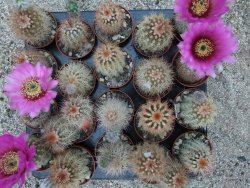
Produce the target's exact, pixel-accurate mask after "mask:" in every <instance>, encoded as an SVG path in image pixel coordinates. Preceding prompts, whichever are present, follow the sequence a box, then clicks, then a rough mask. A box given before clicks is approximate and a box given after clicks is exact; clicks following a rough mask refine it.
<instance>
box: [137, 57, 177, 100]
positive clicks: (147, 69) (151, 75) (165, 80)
mask: <svg viewBox="0 0 250 188" xmlns="http://www.w3.org/2000/svg"><path fill="white" fill-rule="evenodd" d="M134 81H135V83H134V84H135V86H136V87H137V88H138V89H139V91H140V93H141V94H143V95H146V96H148V97H153V96H158V95H161V94H163V93H164V92H165V91H167V90H168V89H169V88H170V87H171V85H172V83H173V70H172V68H171V66H170V65H169V64H168V63H167V62H165V61H164V60H162V59H158V58H153V59H144V60H143V61H142V62H141V64H140V65H139V66H138V67H137V70H136V71H135V78H134Z"/></svg>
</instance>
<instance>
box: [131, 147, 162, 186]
mask: <svg viewBox="0 0 250 188" xmlns="http://www.w3.org/2000/svg"><path fill="white" fill-rule="evenodd" d="M130 163H131V166H132V170H133V172H134V173H135V174H136V175H137V176H138V177H139V178H140V179H141V180H143V181H146V182H149V183H160V181H161V177H162V176H163V175H164V172H165V169H166V165H167V161H166V155H165V151H164V148H162V147H160V146H158V145H157V144H152V143H147V142H145V143H144V144H143V145H138V146H136V149H135V150H134V151H132V152H131V155H130Z"/></svg>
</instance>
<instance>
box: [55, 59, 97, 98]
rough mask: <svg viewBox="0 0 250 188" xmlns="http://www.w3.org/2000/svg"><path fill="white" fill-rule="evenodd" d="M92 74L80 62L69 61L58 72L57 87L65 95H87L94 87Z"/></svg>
mask: <svg viewBox="0 0 250 188" xmlns="http://www.w3.org/2000/svg"><path fill="white" fill-rule="evenodd" d="M94 79H95V78H94V76H93V74H92V72H91V70H90V69H89V68H88V67H87V65H85V64H84V63H82V62H73V61H72V62H69V63H68V64H67V65H66V66H64V67H63V68H62V69H61V70H60V71H59V73H58V82H59V84H58V85H59V89H60V90H61V92H62V93H63V94H66V95H70V96H72V95H82V96H88V95H89V94H90V92H91V90H92V89H93V87H94V82H95V80H94Z"/></svg>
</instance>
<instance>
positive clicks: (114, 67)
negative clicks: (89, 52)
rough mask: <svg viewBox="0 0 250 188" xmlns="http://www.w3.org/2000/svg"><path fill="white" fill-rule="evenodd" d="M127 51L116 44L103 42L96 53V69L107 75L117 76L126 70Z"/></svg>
mask: <svg viewBox="0 0 250 188" xmlns="http://www.w3.org/2000/svg"><path fill="white" fill-rule="evenodd" d="M126 55H127V54H126V53H125V52H123V51H122V50H121V48H120V47H118V46H116V45H114V44H110V43H107V44H102V45H101V46H100V47H98V48H97V49H96V52H95V54H94V64H95V67H96V71H97V72H99V73H101V74H102V75H104V76H107V77H117V76H119V75H120V74H122V73H123V72H124V69H125V66H126Z"/></svg>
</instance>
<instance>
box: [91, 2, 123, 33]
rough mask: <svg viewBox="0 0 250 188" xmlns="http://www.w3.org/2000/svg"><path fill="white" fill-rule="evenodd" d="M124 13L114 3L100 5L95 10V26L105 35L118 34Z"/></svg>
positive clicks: (121, 26)
mask: <svg viewBox="0 0 250 188" xmlns="http://www.w3.org/2000/svg"><path fill="white" fill-rule="evenodd" d="M125 16H126V14H125V11H124V9H122V8H121V7H120V6H119V5H116V4H114V3H111V2H109V3H105V4H104V3H102V4H101V5H100V6H99V8H98V9H97V10H96V16H95V24H96V28H98V29H99V30H100V31H101V32H102V33H104V34H105V35H115V34H118V33H119V32H120V31H121V30H122V28H123V23H124V21H125Z"/></svg>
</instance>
